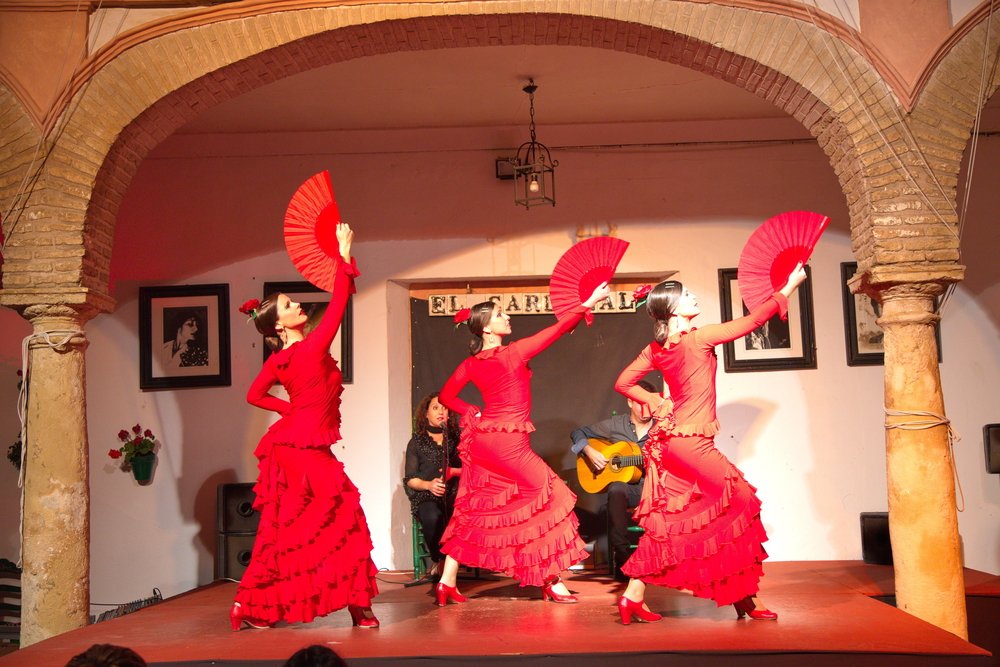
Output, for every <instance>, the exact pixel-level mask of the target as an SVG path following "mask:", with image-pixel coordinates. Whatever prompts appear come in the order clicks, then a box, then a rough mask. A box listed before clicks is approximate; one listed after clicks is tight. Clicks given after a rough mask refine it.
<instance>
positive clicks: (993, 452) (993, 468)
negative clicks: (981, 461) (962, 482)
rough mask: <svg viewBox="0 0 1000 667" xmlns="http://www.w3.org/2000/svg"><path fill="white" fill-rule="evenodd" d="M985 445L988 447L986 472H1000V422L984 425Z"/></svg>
mask: <svg viewBox="0 0 1000 667" xmlns="http://www.w3.org/2000/svg"><path fill="white" fill-rule="evenodd" d="M983 445H984V446H985V447H986V472H989V473H993V474H994V475H996V474H1000V424H987V425H986V426H984V427H983Z"/></svg>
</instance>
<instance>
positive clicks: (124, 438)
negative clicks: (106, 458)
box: [118, 429, 128, 440]
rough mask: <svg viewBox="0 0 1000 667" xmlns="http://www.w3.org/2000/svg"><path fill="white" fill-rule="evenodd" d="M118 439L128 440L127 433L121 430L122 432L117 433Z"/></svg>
mask: <svg viewBox="0 0 1000 667" xmlns="http://www.w3.org/2000/svg"><path fill="white" fill-rule="evenodd" d="M118 439H119V440H128V431H126V430H125V429H122V430H120V431H118Z"/></svg>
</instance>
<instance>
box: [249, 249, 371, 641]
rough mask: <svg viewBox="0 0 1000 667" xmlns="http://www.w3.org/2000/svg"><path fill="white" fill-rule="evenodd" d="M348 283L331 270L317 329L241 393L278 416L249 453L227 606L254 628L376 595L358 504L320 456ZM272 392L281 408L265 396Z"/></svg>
mask: <svg viewBox="0 0 1000 667" xmlns="http://www.w3.org/2000/svg"><path fill="white" fill-rule="evenodd" d="M357 275H359V274H358V270H357V267H356V266H355V265H353V263H352V264H347V263H346V262H340V266H339V268H338V272H337V276H336V278H335V281H334V289H333V295H332V297H331V300H330V304H329V306H328V307H327V309H326V312H325V313H324V315H323V319H322V321H321V322H320V324H319V325H318V326H317V327H316V328H315V330H313V331H312V332H311V333H310V334H309V335H308V336H306V338H305V340H302V341H300V342H298V343H293V344H292V345H290V346H288V347H286V348H284V349H282V350H280V351H279V352H276V353H274V354H272V355H271V356H270V357H268V359H267V361H266V362H265V363H264V367H263V368H262V369H261V372H260V374H259V375H258V376H257V378H256V379H255V380H254V381H253V383H252V384H251V385H250V390H249V391H248V392H247V401H249V402H250V403H252V404H253V405H256V406H258V407H260V408H264V409H266V410H274V411H275V412H278V413H280V414H281V415H282V418H281V419H280V420H279V421H278V422H276V423H275V424H274V425H273V426H272V427H271V428H270V429H269V430H268V432H267V434H265V436H264V437H263V438H262V439H261V441H260V445H258V447H257V449H256V451H255V452H254V455H255V456H256V457H257V458H258V459H259V461H258V468H259V470H260V474H259V476H258V478H257V484H256V485H255V486H254V492H255V493H256V500H255V501H254V507H255V508H256V509H257V510H259V511H260V526H259V528H258V530H257V537H256V541H255V542H254V548H253V555H252V557H251V560H250V564H249V566H248V567H247V570H246V573H245V574H244V575H243V578H242V580H241V581H240V585H239V588H238V589H237V591H236V602H239V603H240V605H241V606H242V607H243V613H244V614H245V615H246V616H247V617H248V618H251V619H254V620H255V621H263V622H265V623H268V624H273V623H276V622H278V621H287V622H290V623H292V622H302V623H308V622H309V621H311V620H313V619H314V618H315V617H317V616H323V615H325V614H329V613H330V612H332V611H336V610H337V609H342V608H343V607H346V606H347V605H357V606H360V607H370V606H371V600H372V597H374V596H375V595H376V594H377V593H378V587H377V585H376V583H375V574H376V572H377V569H376V567H375V564H374V563H373V562H372V559H371V550H372V541H371V537H370V535H369V532H368V524H367V522H366V521H365V515H364V512H363V511H362V510H361V496H360V494H359V493H358V489H357V488H356V487H355V486H354V484H353V483H352V482H351V480H350V479H348V477H347V475H346V473H345V472H344V464H343V463H341V462H340V461H338V460H337V458H336V457H335V456H334V455H333V453H332V452H331V451H330V446H331V445H332V444H334V443H336V442H337V441H339V440H340V395H341V393H343V391H344V387H343V382H342V376H341V373H340V368H338V366H337V362H336V361H335V360H334V359H333V358H332V357H331V356H330V354H329V350H330V345H331V343H332V342H333V339H334V337H335V336H336V334H337V330H338V329H339V328H340V323H341V320H342V319H343V315H344V310H345V308H346V306H347V299H348V297H349V296H350V294H351V293H352V292H353V291H354V277H355V276H357ZM276 382H281V383H282V384H283V385H284V386H285V389H286V390H287V391H288V396H289V399H290V400H289V401H285V400H282V399H280V398H277V397H276V396H273V395H271V394H269V393H268V392H269V390H270V388H271V387H272V386H273V385H274V384H275V383H276Z"/></svg>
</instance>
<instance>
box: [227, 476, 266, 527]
mask: <svg viewBox="0 0 1000 667" xmlns="http://www.w3.org/2000/svg"><path fill="white" fill-rule="evenodd" d="M253 501H254V494H253V484H249V483H248V484H220V485H219V489H218V512H217V514H216V523H217V524H218V526H217V528H216V529H217V530H218V532H220V533H256V532H257V524H259V523H260V512H258V511H256V510H255V509H254V508H253Z"/></svg>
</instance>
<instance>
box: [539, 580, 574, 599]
mask: <svg viewBox="0 0 1000 667" xmlns="http://www.w3.org/2000/svg"><path fill="white" fill-rule="evenodd" d="M558 583H559V577H554V578H552V579H549V580H548V581H546V582H545V585H544V586H542V600H543V601H545V600H552V601H553V602H558V603H559V604H576V603H577V602H579V601H580V600H578V599H577V597H576V596H575V595H573V594H572V593H570V594H563V593H556V592H555V591H554V590H552V587H553V586H555V585H556V584H558Z"/></svg>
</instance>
